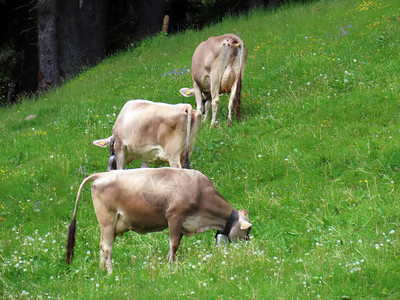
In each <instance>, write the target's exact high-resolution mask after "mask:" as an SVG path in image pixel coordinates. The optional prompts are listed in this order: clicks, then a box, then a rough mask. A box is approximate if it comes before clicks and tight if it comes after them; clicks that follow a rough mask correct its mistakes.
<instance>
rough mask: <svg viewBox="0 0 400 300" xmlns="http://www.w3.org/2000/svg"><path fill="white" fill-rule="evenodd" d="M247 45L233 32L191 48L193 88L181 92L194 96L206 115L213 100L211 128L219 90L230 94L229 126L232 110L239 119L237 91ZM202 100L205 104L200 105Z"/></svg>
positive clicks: (216, 109)
mask: <svg viewBox="0 0 400 300" xmlns="http://www.w3.org/2000/svg"><path fill="white" fill-rule="evenodd" d="M246 60H247V48H246V46H245V45H244V43H243V41H242V40H241V39H240V38H239V37H238V36H237V35H234V34H225V35H222V36H213V37H210V38H209V39H208V40H207V41H205V42H202V43H201V44H200V45H199V46H198V47H197V48H196V50H195V51H194V54H193V58H192V79H193V88H182V89H181V90H180V92H181V94H182V95H183V96H185V97H190V96H192V95H193V94H194V95H195V96H196V105H197V109H198V110H199V111H200V113H202V114H203V113H205V117H204V119H207V118H208V113H209V110H210V101H212V120H211V127H214V126H215V122H216V120H217V111H218V104H219V94H220V93H231V96H230V98H229V114H228V121H227V122H228V125H229V126H230V125H232V109H234V110H235V114H236V118H237V119H240V93H241V90H242V79H243V74H244V69H245V67H246ZM204 103H205V107H203V105H204Z"/></svg>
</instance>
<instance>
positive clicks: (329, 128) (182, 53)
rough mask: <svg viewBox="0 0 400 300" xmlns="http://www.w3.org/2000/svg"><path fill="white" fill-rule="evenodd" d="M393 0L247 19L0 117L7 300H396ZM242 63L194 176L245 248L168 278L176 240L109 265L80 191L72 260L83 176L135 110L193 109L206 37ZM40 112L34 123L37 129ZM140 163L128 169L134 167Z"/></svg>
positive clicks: (130, 243) (119, 59)
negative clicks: (70, 254) (67, 255)
mask: <svg viewBox="0 0 400 300" xmlns="http://www.w3.org/2000/svg"><path fill="white" fill-rule="evenodd" d="M399 26H400V2H399V1H398V0H368V1H361V0H357V1H350V0H347V1H346V0H331V1H328V0H325V1H316V2H314V3H312V4H305V5H291V6H287V7H283V8H281V9H278V10H277V11H272V10H268V11H254V12H252V13H250V14H247V15H242V16H240V17H237V18H228V19H226V20H224V22H222V23H220V24H216V25H214V26H212V27H209V28H206V29H204V30H202V31H196V32H194V31H190V32H186V33H184V34H178V35H174V36H167V37H166V36H159V37H155V38H151V39H148V40H145V41H144V42H143V43H141V44H140V45H139V47H137V48H132V49H127V51H126V52H123V53H120V54H119V55H115V56H113V57H110V58H108V59H106V60H105V61H104V62H102V63H101V64H100V65H98V66H97V67H95V68H93V69H90V70H88V71H86V72H84V73H82V74H81V75H79V76H78V77H77V78H75V79H73V80H71V81H69V82H67V83H65V85H64V86H63V87H61V88H59V89H57V90H54V91H52V92H50V93H48V94H45V95H42V96H41V97H39V99H37V100H26V101H23V102H22V103H21V104H19V105H17V106H13V107H10V108H1V110H0V120H1V121H0V143H1V145H2V154H1V156H0V297H1V298H34V299H36V298H48V297H50V298H69V299H77V298H82V299H86V298H101V299H106V298H110V297H123V298H140V299H154V297H157V296H158V297H160V298H162V299H171V298H178V297H179V298H193V299H200V298H201V299H240V298H244V299H273V298H277V299H297V298H300V299H303V298H306V299H307V298H311V299H320V298H321V299H365V298H392V299H398V298H400V285H399V280H400V259H399V256H400V250H399V249H400V212H399V199H400V191H399V182H400V174H399V168H400V150H399V149H400V147H399V146H400V145H399V141H400V132H399V129H400V101H399V98H400V90H399V89H400V81H399V65H400V59H399V53H400V47H399V41H400V32H399ZM228 32H232V33H236V34H239V35H240V36H241V37H242V39H243V40H244V42H245V43H246V45H247V47H248V49H249V57H248V61H247V68H246V72H245V79H244V82H243V91H242V92H243V98H242V113H243V120H241V121H240V122H239V121H236V120H235V121H234V123H233V126H232V127H227V126H226V124H225V120H226V118H227V99H228V98H227V97H226V96H224V97H223V98H222V100H221V105H220V112H219V115H218V120H219V126H218V127H217V128H214V129H209V128H208V127H209V123H208V122H207V123H206V124H203V126H202V128H201V130H200V132H199V136H198V139H197V141H196V150H195V151H194V153H193V156H192V160H191V161H192V168H195V169H198V170H200V171H202V172H203V173H204V174H206V175H207V176H208V177H209V178H210V179H211V180H212V182H213V183H214V184H215V185H216V187H217V188H218V190H219V191H220V193H221V194H222V195H223V196H224V197H226V199H227V200H228V201H229V202H230V203H231V204H232V205H233V206H234V207H235V208H237V209H240V208H243V209H248V210H249V211H250V220H251V221H252V223H253V229H252V231H251V233H252V239H251V242H249V243H235V244H232V245H230V246H228V247H226V248H218V249H217V248H215V247H214V245H215V241H214V234H215V233H214V232H212V231H209V232H206V233H204V234H197V235H195V237H192V238H187V237H184V238H183V240H182V243H181V246H180V248H179V250H178V253H177V256H178V260H179V262H178V263H176V264H169V263H167V261H166V259H165V257H166V254H167V252H168V247H169V246H168V230H166V231H164V232H159V233H152V234H148V235H143V236H141V235H138V234H136V233H132V232H131V233H127V234H125V235H124V236H123V237H122V238H117V240H116V242H115V243H114V253H113V260H114V274H113V275H112V276H110V277H108V276H107V275H106V272H102V271H100V270H99V268H98V263H99V247H98V243H99V238H100V232H99V230H98V225H97V220H96V216H95V214H94V211H93V206H92V203H91V200H90V189H89V188H88V187H87V188H86V189H85V191H84V193H83V195H82V198H81V203H80V209H79V212H78V231H77V246H76V249H75V253H76V257H75V260H74V262H73V264H72V265H71V266H66V264H65V261H64V251H65V250H64V249H65V240H66V233H67V226H68V225H69V222H70V220H71V218H72V213H73V208H74V203H75V196H76V192H77V189H78V187H79V185H80V183H81V182H82V180H83V178H85V177H86V176H87V175H89V174H91V173H94V172H99V171H104V170H106V167H107V159H108V150H104V149H101V148H98V147H95V146H93V145H92V141H93V140H95V139H98V138H105V137H108V136H109V135H111V130H112V125H113V123H114V121H115V119H116V115H118V113H119V110H120V109H121V107H122V106H123V104H124V103H125V102H126V101H127V100H129V99H137V98H141V99H149V100H153V101H161V102H168V103H179V102H186V101H189V102H190V103H191V104H193V105H194V98H184V97H182V96H180V94H179V89H180V88H181V87H184V86H191V79H190V74H189V73H188V72H187V69H188V68H190V64H191V56H192V54H193V51H194V49H195V47H196V46H197V45H198V44H199V43H200V42H201V41H203V40H205V39H207V38H208V37H209V36H212V35H220V34H224V33H228ZM30 115H36V117H35V118H28V120H26V117H27V116H30ZM137 166H138V164H137V163H136V164H134V165H133V166H132V167H137Z"/></svg>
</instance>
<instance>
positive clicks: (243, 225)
mask: <svg viewBox="0 0 400 300" xmlns="http://www.w3.org/2000/svg"><path fill="white" fill-rule="evenodd" d="M250 227H251V223H250V222H247V221H240V229H248V228H250Z"/></svg>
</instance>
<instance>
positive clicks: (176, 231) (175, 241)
mask: <svg viewBox="0 0 400 300" xmlns="http://www.w3.org/2000/svg"><path fill="white" fill-rule="evenodd" d="M182 224H183V221H182V219H181V218H169V219H168V226H169V252H168V256H167V258H168V261H169V262H174V261H175V254H176V251H177V250H178V247H179V244H180V243H181V239H182Z"/></svg>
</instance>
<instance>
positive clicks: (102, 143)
mask: <svg viewBox="0 0 400 300" xmlns="http://www.w3.org/2000/svg"><path fill="white" fill-rule="evenodd" d="M109 143H110V140H109V139H104V140H96V141H93V144H94V145H96V146H99V147H102V148H105V147H107V145H108V144H109Z"/></svg>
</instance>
